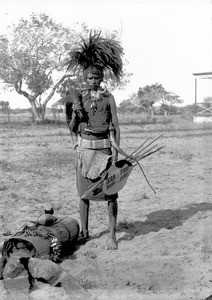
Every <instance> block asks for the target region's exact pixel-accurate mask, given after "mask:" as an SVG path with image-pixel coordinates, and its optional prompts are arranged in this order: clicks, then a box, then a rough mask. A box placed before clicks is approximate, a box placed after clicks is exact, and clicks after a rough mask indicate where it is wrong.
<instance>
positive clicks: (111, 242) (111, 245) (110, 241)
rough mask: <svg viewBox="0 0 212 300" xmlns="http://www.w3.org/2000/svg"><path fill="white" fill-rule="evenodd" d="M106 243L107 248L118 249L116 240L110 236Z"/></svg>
mask: <svg viewBox="0 0 212 300" xmlns="http://www.w3.org/2000/svg"><path fill="white" fill-rule="evenodd" d="M106 245H107V250H116V249H118V244H117V242H116V241H115V240H114V239H112V238H108V239H107V243H106Z"/></svg>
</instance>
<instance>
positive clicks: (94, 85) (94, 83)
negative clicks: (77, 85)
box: [86, 73, 102, 90]
mask: <svg viewBox="0 0 212 300" xmlns="http://www.w3.org/2000/svg"><path fill="white" fill-rule="evenodd" d="M86 79H87V83H88V86H89V88H90V89H91V90H97V89H98V87H99V85H100V83H101V82H102V77H101V76H100V75H98V74H95V73H88V74H87V77H86Z"/></svg>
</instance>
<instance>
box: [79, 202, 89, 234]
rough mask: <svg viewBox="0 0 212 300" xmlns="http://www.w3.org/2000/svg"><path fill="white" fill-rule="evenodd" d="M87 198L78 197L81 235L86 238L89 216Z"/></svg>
mask: <svg viewBox="0 0 212 300" xmlns="http://www.w3.org/2000/svg"><path fill="white" fill-rule="evenodd" d="M89 206H90V203H89V200H82V199H80V205H79V209H80V220H81V235H82V237H84V238H88V237H89V234H88V218H89Z"/></svg>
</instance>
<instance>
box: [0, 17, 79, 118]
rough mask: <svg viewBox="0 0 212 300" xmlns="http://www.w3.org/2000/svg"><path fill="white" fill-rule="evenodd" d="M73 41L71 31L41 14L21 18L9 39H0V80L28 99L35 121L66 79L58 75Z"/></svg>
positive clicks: (2, 37)
mask: <svg viewBox="0 0 212 300" xmlns="http://www.w3.org/2000/svg"><path fill="white" fill-rule="evenodd" d="M76 40H77V34H76V32H75V31H74V30H70V29H67V28H64V27H62V25H60V24H56V23H55V22H53V20H52V19H50V18H49V17H48V16H47V15H45V14H39V15H35V14H32V15H31V16H30V19H29V20H25V19H21V20H20V22H19V23H18V25H17V26H13V27H12V31H11V34H10V36H8V37H6V36H1V37H0V54H1V55H0V79H1V80H2V81H3V82H4V83H5V84H6V86H7V87H12V88H13V89H15V91H16V92H17V93H18V94H20V95H23V96H24V97H26V98H27V99H28V101H29V103H30V105H31V108H32V112H33V114H34V117H35V120H36V121H43V120H44V116H45V111H46V105H47V103H48V102H49V100H50V99H51V98H52V96H53V95H54V93H55V90H56V89H57V88H58V86H59V85H60V84H61V82H63V80H64V79H65V78H66V77H67V76H70V74H65V75H63V76H62V77H61V75H59V74H60V73H59V72H61V71H63V70H64V60H65V58H66V55H67V50H68V49H70V41H71V42H72V43H75V42H76ZM59 76H60V77H59ZM50 89H51V90H50ZM42 98H44V99H43V100H42Z"/></svg>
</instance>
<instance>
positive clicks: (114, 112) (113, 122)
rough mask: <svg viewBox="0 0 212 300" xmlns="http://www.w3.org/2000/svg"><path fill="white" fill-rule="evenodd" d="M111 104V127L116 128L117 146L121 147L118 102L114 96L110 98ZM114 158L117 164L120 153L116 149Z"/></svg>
mask: <svg viewBox="0 0 212 300" xmlns="http://www.w3.org/2000/svg"><path fill="white" fill-rule="evenodd" d="M109 102H110V109H111V115H112V120H111V126H112V127H113V128H114V131H115V132H114V133H115V138H116V141H117V144H118V145H119V144H120V127H119V122H118V116H117V108H116V102H115V99H114V97H113V95H111V96H110V98H109ZM113 158H114V162H116V161H117V160H118V152H117V151H116V150H115V149H113Z"/></svg>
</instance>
